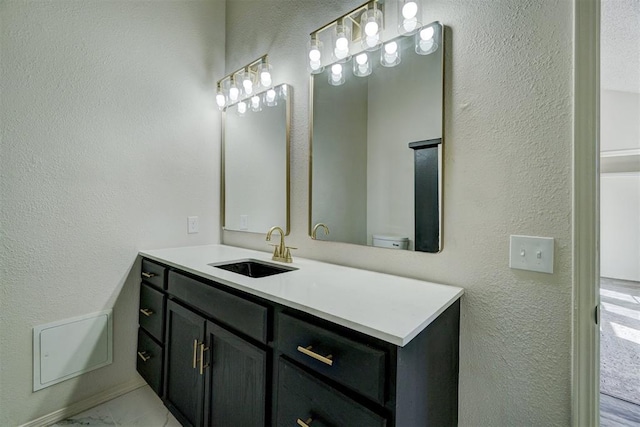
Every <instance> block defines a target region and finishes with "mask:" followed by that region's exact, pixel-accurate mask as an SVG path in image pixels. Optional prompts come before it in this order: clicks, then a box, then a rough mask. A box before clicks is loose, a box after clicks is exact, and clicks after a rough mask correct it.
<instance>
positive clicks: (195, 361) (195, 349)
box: [193, 340, 198, 369]
mask: <svg viewBox="0 0 640 427" xmlns="http://www.w3.org/2000/svg"><path fill="white" fill-rule="evenodd" d="M197 365H198V340H193V369H196V367H197Z"/></svg>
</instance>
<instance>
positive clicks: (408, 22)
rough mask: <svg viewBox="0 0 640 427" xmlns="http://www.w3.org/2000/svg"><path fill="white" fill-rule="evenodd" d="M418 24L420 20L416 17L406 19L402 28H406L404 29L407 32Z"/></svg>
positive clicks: (411, 30)
mask: <svg viewBox="0 0 640 427" xmlns="http://www.w3.org/2000/svg"><path fill="white" fill-rule="evenodd" d="M417 26H418V20H417V19H416V18H411V19H405V20H404V21H403V22H402V28H404V31H405V32H407V33H411V32H413V31H414V30H415V29H416V27H417Z"/></svg>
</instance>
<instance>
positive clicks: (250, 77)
mask: <svg viewBox="0 0 640 427" xmlns="http://www.w3.org/2000/svg"><path fill="white" fill-rule="evenodd" d="M272 87H273V67H272V66H271V64H270V63H269V59H268V56H267V55H263V56H261V57H260V58H258V59H256V60H254V61H252V62H250V63H249V64H247V65H245V66H244V67H242V68H239V69H237V70H235V71H234V72H232V73H229V74H227V75H226V76H224V77H223V78H222V79H220V80H218V82H217V85H216V104H217V106H218V108H219V109H220V110H224V109H225V108H226V107H228V106H230V105H233V104H238V114H240V115H244V113H245V112H246V111H247V109H248V107H250V108H251V110H252V111H260V110H261V109H262V104H263V100H262V98H261V97H258V103H257V104H256V101H254V100H253V97H254V96H255V94H256V93H257V92H259V91H260V90H268V89H270V88H272ZM247 101H248V102H247ZM240 104H244V107H241V105H240ZM274 105H275V104H274Z"/></svg>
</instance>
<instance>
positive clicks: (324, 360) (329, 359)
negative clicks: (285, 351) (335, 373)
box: [298, 345, 333, 366]
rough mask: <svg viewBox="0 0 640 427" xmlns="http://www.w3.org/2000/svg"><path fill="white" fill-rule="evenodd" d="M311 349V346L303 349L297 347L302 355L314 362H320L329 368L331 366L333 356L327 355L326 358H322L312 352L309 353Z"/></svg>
mask: <svg viewBox="0 0 640 427" xmlns="http://www.w3.org/2000/svg"><path fill="white" fill-rule="evenodd" d="M312 348H313V347H312V346H308V347H303V346H301V345H299V346H298V351H299V352H300V353H302V354H306V355H307V356H309V357H313V358H314V359H316V360H319V361H321V362H322V363H324V364H327V365H329V366H333V360H332V359H333V355H331V354H327V355H326V356H322V355H320V354H318V353H315V352H313V351H311V349H312Z"/></svg>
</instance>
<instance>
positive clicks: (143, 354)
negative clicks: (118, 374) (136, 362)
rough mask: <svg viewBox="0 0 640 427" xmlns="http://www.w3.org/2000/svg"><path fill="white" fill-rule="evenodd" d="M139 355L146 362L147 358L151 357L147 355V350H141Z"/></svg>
mask: <svg viewBox="0 0 640 427" xmlns="http://www.w3.org/2000/svg"><path fill="white" fill-rule="evenodd" d="M138 357H140V359H142V361H143V362H146V361H147V360H149V359H151V356H147V352H146V351H139V352H138Z"/></svg>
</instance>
